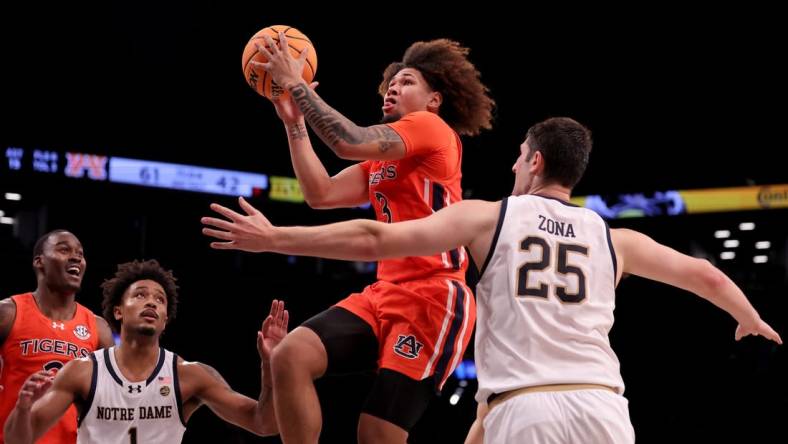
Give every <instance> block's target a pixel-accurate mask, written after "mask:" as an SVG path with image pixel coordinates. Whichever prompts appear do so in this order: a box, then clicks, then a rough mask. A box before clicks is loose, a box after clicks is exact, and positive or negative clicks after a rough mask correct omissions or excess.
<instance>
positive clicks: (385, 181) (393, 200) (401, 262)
mask: <svg viewBox="0 0 788 444" xmlns="http://www.w3.org/2000/svg"><path fill="white" fill-rule="evenodd" d="M388 126H389V127H390V128H391V129H393V130H394V131H395V132H396V133H397V134H398V135H399V136H400V137H401V138H402V141H403V143H404V144H405V153H406V154H405V157H404V158H402V159H399V160H386V161H383V160H379V161H378V160H375V161H373V160H368V161H365V162H361V163H360V164H359V165H360V166H361V168H363V169H364V171H365V172H366V173H367V174H368V176H369V201H370V202H371V204H372V207H373V208H374V209H375V215H376V216H377V219H378V220H379V221H382V222H386V223H391V222H400V221H405V220H413V219H420V218H422V217H427V216H429V215H430V214H432V213H434V212H436V211H438V210H440V209H441V208H443V207H445V206H448V205H451V204H453V203H455V202H459V201H460V200H462V189H461V187H460V181H461V179H462V172H461V169H460V164H461V163H462V142H461V141H460V136H459V135H457V133H456V132H454V130H452V129H451V127H450V126H449V125H448V124H446V122H444V121H443V119H441V118H440V117H439V116H438V115H437V114H435V113H432V112H429V111H417V112H413V113H409V114H406V115H405V116H404V117H402V118H401V119H399V120H397V121H396V122H393V123H390V124H388ZM467 268H468V261H467V260H466V254H465V249H464V248H462V247H461V248H457V249H453V250H449V251H445V252H443V253H440V254H436V255H433V256H421V257H415V256H411V257H404V258H392V259H384V260H381V261H379V262H378V279H379V280H382V281H389V282H402V281H409V280H416V279H427V278H435V277H442V278H448V279H454V280H459V281H465V270H466V269H467Z"/></svg>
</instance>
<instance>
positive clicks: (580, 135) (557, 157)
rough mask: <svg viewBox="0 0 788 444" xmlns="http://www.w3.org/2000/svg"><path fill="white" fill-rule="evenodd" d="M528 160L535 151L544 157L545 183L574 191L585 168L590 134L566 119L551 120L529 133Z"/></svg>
mask: <svg viewBox="0 0 788 444" xmlns="http://www.w3.org/2000/svg"><path fill="white" fill-rule="evenodd" d="M525 137H526V139H527V140H528V145H529V146H530V148H531V149H530V152H529V153H528V157H527V158H526V160H530V159H531V158H532V157H533V154H534V153H535V152H537V151H540V152H541V153H542V156H544V163H545V167H544V168H545V180H552V181H555V182H558V183H559V184H561V185H563V186H565V187H568V188H574V186H575V185H577V182H579V181H580V178H581V177H583V173H585V171H586V166H588V156H589V154H590V153H591V146H592V140H591V131H590V130H589V129H588V128H586V127H585V126H583V125H582V124H580V123H578V122H577V121H576V120H573V119H570V118H569V117H553V118H550V119H547V120H545V121H543V122H539V123H537V124H536V125H534V126H532V127H531V128H529V129H528V133H527V134H526V136H525Z"/></svg>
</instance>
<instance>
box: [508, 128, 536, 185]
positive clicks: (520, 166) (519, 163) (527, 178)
mask: <svg viewBox="0 0 788 444" xmlns="http://www.w3.org/2000/svg"><path fill="white" fill-rule="evenodd" d="M530 151H531V147H530V146H528V139H526V140H525V141H523V143H522V144H521V145H520V156H519V157H518V158H517V160H516V161H515V162H514V165H512V172H513V173H514V188H513V189H512V195H513V196H520V195H523V194H527V193H528V190H529V189H530V188H531V183H532V182H533V175H532V174H531V162H530V161H529V160H527V158H528V153H529V152H530ZM531 160H533V157H531Z"/></svg>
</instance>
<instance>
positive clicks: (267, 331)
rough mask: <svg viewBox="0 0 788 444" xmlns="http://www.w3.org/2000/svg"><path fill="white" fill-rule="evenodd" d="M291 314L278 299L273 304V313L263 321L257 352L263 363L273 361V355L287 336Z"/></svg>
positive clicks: (259, 332)
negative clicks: (275, 348)
mask: <svg viewBox="0 0 788 444" xmlns="http://www.w3.org/2000/svg"><path fill="white" fill-rule="evenodd" d="M289 320H290V313H288V311H287V310H285V303H284V301H278V300H276V299H274V300H273V302H271V312H270V313H269V314H268V316H267V317H266V318H265V320H264V321H263V325H262V327H260V331H258V332H257V352H258V353H259V354H260V359H262V360H263V362H270V361H271V354H272V353H273V351H274V347H276V346H277V345H278V344H279V343H280V342H282V339H284V338H285V336H287V323H288V321H289Z"/></svg>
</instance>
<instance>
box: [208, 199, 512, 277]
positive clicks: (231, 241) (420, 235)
mask: <svg viewBox="0 0 788 444" xmlns="http://www.w3.org/2000/svg"><path fill="white" fill-rule="evenodd" d="M239 202H240V204H241V208H242V209H243V210H244V212H246V215H241V214H239V213H236V212H235V211H233V210H231V209H229V208H226V207H223V206H221V205H217V204H212V205H211V209H213V210H214V211H216V212H218V213H219V214H221V215H222V216H224V217H226V218H227V219H229V220H224V219H217V218H213V217H204V218H202V223H203V224H205V225H208V226H212V227H216V228H218V229H212V228H203V233H204V234H205V235H208V236H212V237H215V238H217V239H220V240H223V241H225V242H212V243H211V247H212V248H216V249H224V250H243V251H252V252H265V251H270V252H274V253H283V254H297V255H302V256H319V257H325V258H331V259H345V260H365V261H369V260H377V259H385V258H390V257H403V256H427V255H432V254H437V253H440V252H442V251H446V250H450V249H452V248H456V247H460V246H463V245H467V246H468V247H469V248H470V250H471V254H472V255H473V258H474V260H475V261H476V263H477V264H478V263H481V262H480V261H483V260H484V259H485V257H486V255H487V251H488V250H489V248H490V242H491V240H492V236H493V233H494V231H495V227H496V224H497V222H498V213H499V210H500V205H501V203H500V202H494V203H493V202H486V201H481V200H464V201H461V202H457V203H455V204H452V205H449V206H448V207H445V208H443V209H441V210H440V211H438V212H437V213H435V214H433V215H431V216H429V217H426V218H423V219H416V220H411V221H407V222H399V223H394V224H386V223H383V222H377V221H371V220H366V219H356V220H352V221H347V222H339V223H335V224H331V225H321V226H315V227H275V226H273V225H271V223H270V222H269V221H268V219H266V217H265V216H264V215H263V214H262V213H261V212H260V211H258V210H257V209H255V208H254V207H252V206H251V205H249V203H248V202H246V200H244V199H243V198H240V199H239Z"/></svg>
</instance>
